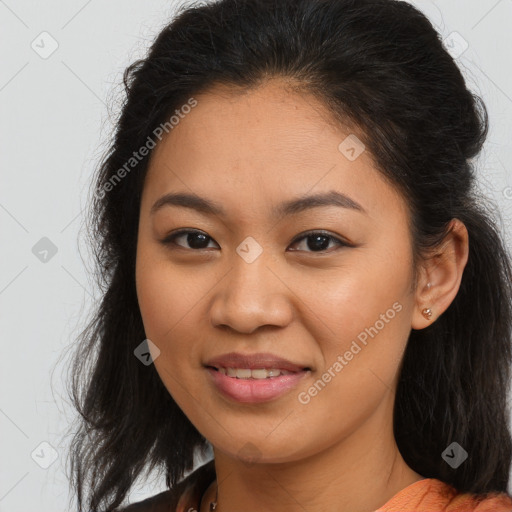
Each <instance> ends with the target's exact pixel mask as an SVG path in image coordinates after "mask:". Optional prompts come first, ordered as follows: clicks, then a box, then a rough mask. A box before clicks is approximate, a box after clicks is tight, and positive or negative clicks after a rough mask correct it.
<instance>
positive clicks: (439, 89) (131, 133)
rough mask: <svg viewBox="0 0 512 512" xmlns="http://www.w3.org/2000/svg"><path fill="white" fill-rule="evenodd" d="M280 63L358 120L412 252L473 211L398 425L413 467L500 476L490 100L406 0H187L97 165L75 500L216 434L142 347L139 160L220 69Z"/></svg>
mask: <svg viewBox="0 0 512 512" xmlns="http://www.w3.org/2000/svg"><path fill="white" fill-rule="evenodd" d="M272 77H286V78H287V79H289V83H290V84H293V87H296V89H297V90H302V91H306V92H308V93H311V94H314V95H315V96H316V97H317V98H319V99H320V100H322V101H323V103H324V105H325V107H326V108H327V109H328V110H329V111H330V112H332V113H333V114H334V115H335V116H336V118H337V119H339V121H340V123H344V126H347V125H349V126H353V127H354V129H358V130H359V131H358V133H360V134H361V138H362V139H363V142H364V144H365V145H366V147H367V149H368V151H369V153H370V154H371V155H372V158H373V159H374V161H375V165H376V167H377V168H378V170H379V171H380V172H381V173H382V174H383V176H385V177H387V178H388V179H389V181H390V182H391V183H392V184H393V185H394V186H395V187H397V189H398V190H400V191H401V192H402V193H403V197H404V198H405V199H406V201H407V204H408V206H409V208H410V212H411V214H410V221H411V237H412V240H413V244H414V245H413V247H414V257H415V260H414V261H415V262H417V261H419V258H420V257H421V256H422V255H424V254H426V253H427V251H428V250H431V249H432V248H435V247H437V246H438V244H439V243H440V242H441V241H442V240H443V238H444V237H445V235H446V234H447V230H448V229H449V223H450V221H451V220H452V219H453V218H458V219H460V220H461V221H462V222H463V223H464V224H465V226H466V228H467V230H468V233H469V260H468V262H467V265H466V268H465V270H464V273H463V276H462V283H461V286H460V289H459V292H458V294H457V296H456V297H455V299H454V301H453V302H452V304H451V305H450V306H449V308H448V309H447V310H446V311H445V312H444V314H442V315H441V316H440V317H439V318H438V319H437V320H436V321H435V322H434V323H433V324H431V325H430V326H429V327H427V328H425V329H422V330H412V331H411V333H410V337H409V340H408V345H407V349H406V352H405V355H404V358H403V361H402V364H401V368H400V380H399V384H398V389H397V395H396V402H395V409H394V433H395V437H396V441H397V444H398V447H399V450H400V452H401V454H402V456H403V458H404V459H405V461H406V463H407V464H408V465H409V466H410V467H411V468H412V469H413V470H414V471H416V472H418V473H419V474H421V475H423V476H425V477H427V478H438V479H440V480H442V481H444V482H446V483H449V484H451V485H453V486H454V487H455V488H457V489H458V490H459V491H460V492H474V493H478V494H481V495H485V494H486V493H489V492H494V491H499V492H507V486H508V478H509V468H510V463H511V450H512V447H511V435H510V431H509V427H508V415H509V413H508V409H507V400H506V399H507V392H508V385H509V377H510V366H511V362H512V361H511V325H512V290H511V280H512V271H511V257H510V254H509V253H508V252H507V249H506V246H505V245H504V242H503V241H502V238H501V234H500V230H499V229H498V227H497V225H496V224H495V221H494V220H493V218H492V215H491V214H490V213H489V209H488V205H487V203H486V201H484V200H483V199H482V197H481V194H479V193H478V191H477V189H476V184H475V175H474V168H473V167H474V161H473V160H472V158H473V157H474V156H476V155H477V154H478V153H479V152H480V150H481V148H482V145H483V143H484V140H485V138H486V136H487V131H488V115H487V110H486V108H485V105H484V104H483V102H482V100H481V99H480V97H478V96H477V95H476V94H474V93H472V92H470V91H469V90H468V88H467V87H466V84H465V81H464V78H463V76H462V74H461V72H460V70H459V68H458V66H457V65H456V63H455V62H454V60H453V58H452V57H451V56H450V54H449V53H448V52H447V51H446V50H445V48H444V46H443V44H442V40H441V38H440V36H439V34H438V33H437V32H436V30H435V29H434V28H433V26H432V25H431V23H430V22H429V20H428V19H427V18H426V17H425V16H424V15H423V14H422V13H421V12H420V11H418V10H417V9H416V8H414V7H413V6H412V5H410V4H409V3H406V2H404V1H397V0H220V1H214V2H210V3H208V4H205V5H201V4H193V5H192V4H190V5H188V6H181V8H180V9H179V11H178V13H177V14H176V16H175V17H174V19H173V21H172V22H171V23H170V24H169V25H168V26H166V27H165V28H164V29H163V30H162V31H161V32H160V33H159V35H158V37H157V38H156V39H155V41H154V43H153V44H152V46H151V48H150V51H149V53H148V56H147V58H145V59H141V60H138V61H136V62H134V63H133V64H131V65H130V66H129V67H128V68H127V69H126V71H125V74H124V86H125V89H126V95H127V98H126V101H125V103H124V105H123V106H122V111H121V114H120V117H119V119H118V122H117V128H116V133H115V137H114V139H113V142H112V144H111V147H110V150H109V151H108V152H107V153H106V154H105V156H104V157H103V159H102V162H101V165H100V166H99V168H98V173H97V176H96V178H95V184H94V190H93V191H92V192H93V193H92V197H91V198H90V205H91V209H90V212H89V213H90V214H89V218H88V219H89V222H90V237H89V239H90V243H91V245H92V247H93V248H94V256H95V264H96V266H97V269H96V277H97V280H98V285H99V287H100V289H101V290H102V293H103V296H102V298H101V301H100V303H99V304H98V305H97V308H96V310H95V313H94V317H93V318H92V319H91V321H90V323H88V325H87V327H86V328H85V329H84V330H83V331H82V332H81V333H80V335H79V337H78V338H79V339H78V343H77V350H76V354H75V355H74V359H73V364H72V366H71V367H70V372H71V380H72V400H73V402H74V405H75V407H76V408H77V409H78V411H79V413H80V416H79V417H78V420H79V426H78V428H77V430H76V431H75V432H74V438H73V442H72V446H71V450H70V461H71V479H72V485H73V487H74V490H75V492H76V495H77V497H78V507H79V511H82V510H83V507H84V506H86V509H87V510H88V511H90V510H94V511H96V510H97V509H99V508H100V506H103V507H104V508H105V509H106V510H112V509H113V508H115V507H117V506H118V505H120V504H121V503H122V502H123V500H124V498H125V497H126V495H127V494H128V492H129V491H130V489H131V487H132V485H133V484H134V482H135V480H136V479H137V478H138V477H139V476H140V475H141V474H142V472H143V470H144V469H146V470H148V471H151V470H153V469H155V468H156V469H159V470H163V471H164V474H165V477H166V484H167V486H168V487H172V486H174V485H175V484H176V483H177V482H178V481H179V480H180V479H181V478H182V477H183V476H184V475H185V474H186V472H188V471H190V470H191V469H193V465H194V457H195V455H197V454H198V453H199V454H201V453H204V450H205V449H206V448H207V447H208V444H209V443H208V441H207V440H206V439H205V438H204V437H203V436H202V435H201V434H200V433H199V432H198V431H197V430H196V429H195V427H194V426H193V425H192V424H191V422H190V421H189V420H188V418H187V417H186V416H185V415H184V414H183V412H182V411H181V409H180V408H179V407H178V406H177V404H176V403H175V402H174V400H173V399H172V397H171V396H170V394H169V392H168V391H167V390H166V388H165V387H164V385H163V383H162V382H161V380H160V378H159V377H158V374H157V372H156V370H155V369H154V367H153V366H152V365H150V366H145V365H143V364H141V362H140V361H139V360H138V359H137V358H136V357H135V356H134V350H135V348H136V347H137V346H139V345H140V344H141V342H142V341H143V340H144V339H145V338H146V336H145V333H144V328H143V324H142V319H141V315H140V310H139V307H138V302H137V295H136V288H135V257H136V246H137V230H138V219H139V208H140V198H141V191H142V187H143V184H144V177H145V173H146V170H147V164H148V159H149V158H150V156H151V151H149V153H148V154H147V155H146V156H144V157H141V158H137V162H134V161H133V160H130V159H132V158H133V152H134V151H137V150H138V149H139V148H141V147H143V146H148V145H149V141H150V140H153V141H154V140H155V137H156V134H157V133H160V132H158V127H160V126H165V127H166V131H168V130H169V129H170V127H169V119H170V117H171V116H172V115H173V113H174V112H175V111H176V110H180V108H181V107H182V106H183V105H186V104H187V103H190V99H191V98H192V97H193V96H194V95H197V94H199V93H201V92H205V91H207V90H208V89H209V88H211V87H212V86H214V85H216V84H226V85H231V86H233V87H238V88H245V89H246V90H249V89H251V88H255V87H257V86H258V85H259V84H262V83H263V82H264V81H265V80H268V79H269V78H272ZM165 123H167V125H166V124H165ZM160 131H161V129H160ZM127 162H130V164H129V166H127ZM121 169H124V172H121V171H120V170H121ZM453 441H456V442H457V443H459V444H460V445H461V446H462V447H463V448H464V449H465V450H466V451H467V452H468V454H469V456H468V458H467V460H466V461H465V462H464V463H463V464H462V465H460V466H459V467H458V468H457V469H453V468H452V467H451V466H450V465H449V464H447V463H446V462H445V461H444V460H443V458H442V456H441V454H442V452H443V451H444V450H445V449H446V447H447V446H448V445H449V444H450V443H452V442H453Z"/></svg>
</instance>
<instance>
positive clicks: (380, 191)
mask: <svg viewBox="0 0 512 512" xmlns="http://www.w3.org/2000/svg"><path fill="white" fill-rule="evenodd" d="M194 98H195V100H196V101H197V105H196V106H195V107H194V108H192V109H191V110H190V112H189V113H187V114H186V115H183V116H181V119H180V121H179V123H178V124H177V125H175V126H174V127H173V129H172V130H171V131H170V132H169V133H168V134H167V135H166V136H165V137H164V138H163V139H162V141H161V142H160V143H158V144H157V147H156V148H155V149H154V151H153V155H152V158H151V160H150V164H149V168H148V174H147V177H146V184H145V188H147V189H148V193H151V195H152V196H153V198H154V199H157V197H156V195H157V194H160V195H162V194H163V193H165V192H168V191H171V190H177V189H179V190H180V191H186V190H187V189H188V191H189V192H193V193H196V194H199V195H202V196H207V197H215V198H218V199H219V202H220V203H222V204H230V203H233V202H238V203H240V201H242V202H243V201H245V203H246V206H247V207H248V208H250V205H253V206H254V208H258V209H261V208H262V207H263V205H267V206H270V205H271V204H277V203H278V202H279V203H280V202H282V200H283V199H284V198H288V197H298V196H304V195H305V194H309V193H318V192H325V191H329V190H333V189H334V190H338V191H339V192H341V193H345V194H346V195H349V196H351V197H352V198H353V199H354V201H356V202H358V203H359V204H362V205H367V206H364V207H365V209H367V210H368V213H369V215H372V214H377V213H378V212H376V211H373V210H375V208H376V207H377V206H378V204H379V202H380V203H382V202H387V206H388V208H389V206H390V204H391V203H390V201H394V202H396V201H401V198H400V196H398V192H397V191H396V190H395V189H394V188H393V187H391V186H390V185H389V184H388V182H387V181H385V180H384V178H383V177H382V176H381V174H380V172H378V171H377V170H376V168H375V167H374V165H373V160H372V158H371V155H369V154H368V151H366V150H362V152H361V153H360V154H359V155H358V156H357V157H356V158H355V159H349V158H347V155H346V154H345V153H344V152H343V148H344V146H343V144H345V145H346V141H347V140H348V141H349V142H348V144H350V143H351V141H352V140H358V138H357V134H354V133H353V132H351V131H350V128H348V127H347V126H341V125H340V124H339V123H336V121H335V119H334V118H333V117H332V115H331V114H330V113H329V112H328V111H327V109H326V108H325V107H324V105H323V104H322V103H321V102H320V101H319V100H318V99H316V98H315V97H313V96H312V95H309V94H306V93H299V92H297V91H294V90H290V88H288V87H283V85H282V84H280V83H277V82H270V83H268V84H265V85H263V86H261V87H258V88H256V89H252V90H250V91H241V90H238V89H232V88H227V87H225V86H222V87H216V88H213V89H211V90H209V91H208V92H205V93H202V94H200V95H197V96H194ZM354 135H355V136H356V139H351V137H353V136H354ZM359 135H360V137H361V134H360V133H359ZM359 140H360V139H359ZM340 145H341V149H340ZM357 149H359V150H361V147H359V148H358V147H356V150H357Z"/></svg>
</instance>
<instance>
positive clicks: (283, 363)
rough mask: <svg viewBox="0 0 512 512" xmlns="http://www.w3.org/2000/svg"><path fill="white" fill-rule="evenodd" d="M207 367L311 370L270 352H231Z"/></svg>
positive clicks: (214, 360) (206, 364) (215, 358)
mask: <svg viewBox="0 0 512 512" xmlns="http://www.w3.org/2000/svg"><path fill="white" fill-rule="evenodd" d="M205 366H213V367H215V368H217V369H218V368H219V367H224V368H249V369H251V370H254V369H256V368H267V369H271V368H277V369H278V370H288V371H289V372H294V373H298V372H302V371H303V370H304V369H308V370H310V369H311V368H310V367H308V366H307V365H305V364H299V363H293V362H292V361H288V360H287V359H284V358H282V357H279V356H276V355H275V354H271V353H269V352H259V353H257V354H241V353H240V352H229V353H227V354H223V355H220V356H217V357H214V358H213V359H210V360H209V361H207V362H206V363H205Z"/></svg>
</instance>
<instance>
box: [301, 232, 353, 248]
mask: <svg viewBox="0 0 512 512" xmlns="http://www.w3.org/2000/svg"><path fill="white" fill-rule="evenodd" d="M301 240H307V242H306V244H305V246H306V247H307V248H308V249H311V252H326V250H327V247H328V246H329V244H330V242H334V243H335V244H337V245H338V247H353V246H352V245H351V244H349V243H348V242H345V241H343V240H341V239H339V238H337V237H335V236H333V235H330V234H329V233H327V232H325V231H309V232H307V233H303V234H302V235H300V236H299V237H297V238H295V239H294V240H293V242H292V245H294V244H296V243H297V242H299V241H301ZM316 249H319V250H316ZM292 250H296V249H292ZM329 252H332V251H329Z"/></svg>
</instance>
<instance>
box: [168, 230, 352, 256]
mask: <svg viewBox="0 0 512 512" xmlns="http://www.w3.org/2000/svg"><path fill="white" fill-rule="evenodd" d="M189 233H196V234H199V235H204V236H205V237H206V238H207V239H209V240H213V238H211V237H209V236H208V235H207V234H206V233H203V232H202V231H198V230H195V229H180V230H178V231H176V232H174V233H171V234H170V235H169V236H167V237H166V238H165V239H163V240H162V241H161V243H162V244H163V245H165V246H170V245H175V246H177V247H179V248H180V249H185V250H187V251H188V250H190V251H194V252H199V251H204V250H206V249H207V248H203V249H192V248H188V247H183V246H181V245H179V244H177V243H175V239H176V238H178V237H180V236H182V235H187V234H189ZM313 235H319V236H322V237H325V238H329V239H330V240H333V241H335V242H336V243H337V244H338V245H339V246H340V247H339V248H341V247H354V246H353V245H351V244H349V243H348V242H345V241H343V240H341V239H340V238H338V237H335V236H333V235H331V234H329V233H327V232H325V231H321V230H320V231H318V230H317V231H307V232H306V233H302V234H301V235H299V236H297V237H296V238H294V239H293V240H292V243H291V244H292V245H294V244H296V243H297V242H299V241H301V240H303V239H305V238H308V237H310V236H313ZM336 250H337V249H336ZM302 252H304V251H302ZM305 252H309V253H312V254H327V253H329V252H332V251H330V250H327V249H324V250H323V251H305Z"/></svg>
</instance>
